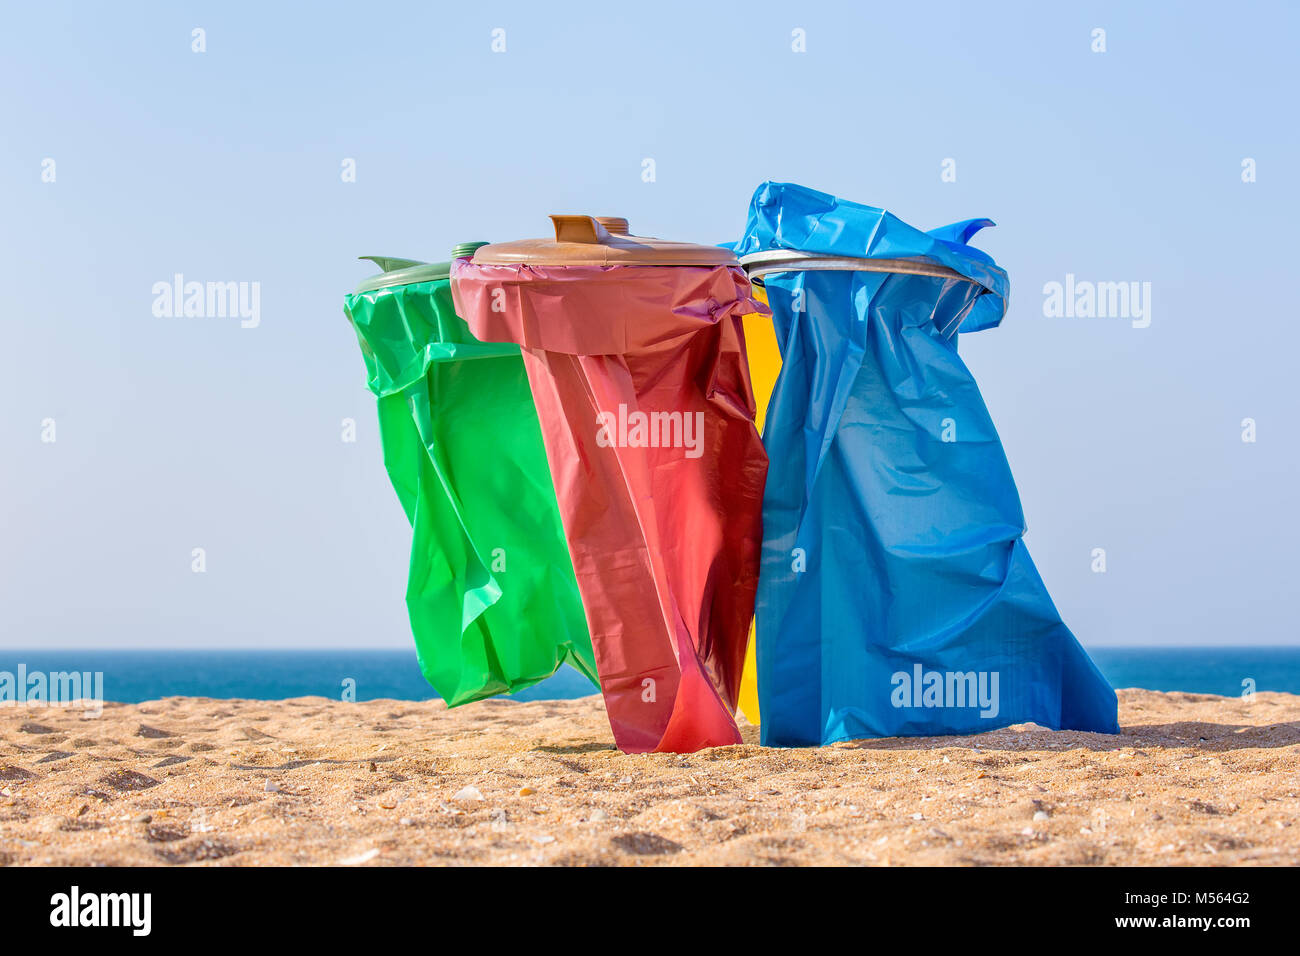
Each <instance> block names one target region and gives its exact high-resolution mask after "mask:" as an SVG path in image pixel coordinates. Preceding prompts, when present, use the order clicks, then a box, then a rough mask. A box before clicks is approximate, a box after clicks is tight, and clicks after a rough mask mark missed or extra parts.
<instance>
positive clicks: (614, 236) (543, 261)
mask: <svg viewBox="0 0 1300 956" xmlns="http://www.w3.org/2000/svg"><path fill="white" fill-rule="evenodd" d="M551 222H552V223H554V224H555V238H554V239H520V240H517V241H516V242H496V243H493V244H491V245H488V246H483V247H481V248H480V249H479V250H478V251H477V252H475V253H474V262H475V263H476V264H478V265H496V266H502V265H516V264H518V263H530V264H537V265H553V266H635V265H645V266H728V265H729V266H734V265H736V264H737V260H736V256H735V253H733V252H732V251H731V250H730V249H723V248H722V247H721V246H699V245H696V244H695V243H693V242H670V241H669V240H667V239H653V238H651V237H650V236H633V235H631V234H629V232H628V225H627V220H626V219H621V218H619V217H617V216H599V217H594V216H552V217H551Z"/></svg>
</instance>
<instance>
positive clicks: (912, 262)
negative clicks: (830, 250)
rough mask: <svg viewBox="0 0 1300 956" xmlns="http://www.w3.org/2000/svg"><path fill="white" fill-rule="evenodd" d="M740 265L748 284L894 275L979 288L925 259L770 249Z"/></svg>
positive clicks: (946, 268)
mask: <svg viewBox="0 0 1300 956" xmlns="http://www.w3.org/2000/svg"><path fill="white" fill-rule="evenodd" d="M740 264H741V266H742V267H743V268H744V270H745V272H746V273H747V274H748V275H749V278H750V280H751V281H752V280H754V279H757V278H759V277H760V276H765V275H767V274H768V273H771V272H807V271H827V272H894V273H899V274H902V275H918V276H933V277H935V278H937V279H958V280H960V281H962V282H970V283H973V284H975V285H979V283H978V282H976V281H975V280H974V279H972V278H971V277H970V276H964V275H962V274H961V273H960V272H958V271H956V270H955V269H949V268H948V267H947V266H941V265H938V264H937V263H934V262H930V261H929V260H927V259H866V258H856V257H853V256H830V255H823V254H820V253H813V252H800V251H799V250H797V249H771V250H768V251H766V252H751V253H750V254H749V255H747V256H741V257H740Z"/></svg>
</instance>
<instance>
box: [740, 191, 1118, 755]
mask: <svg viewBox="0 0 1300 956" xmlns="http://www.w3.org/2000/svg"><path fill="white" fill-rule="evenodd" d="M986 225H992V223H991V222H990V221H989V220H970V221H968V222H963V223H957V224H955V225H952V226H948V227H945V228H943V229H937V230H934V231H932V232H929V233H925V232H921V231H920V230H917V229H914V228H912V227H911V226H908V225H907V224H906V223H904V222H902V221H901V220H899V219H897V218H896V217H894V216H892V215H891V214H889V213H887V212H884V211H883V210H880V209H875V208H872V207H870V206H863V205H859V204H857V203H851V202H847V201H845V200H841V199H836V198H835V197H833V196H830V195H827V194H826V193H821V192H817V191H815V190H811V189H806V188H804V187H801V186H795V185H790V184H782V183H765V184H764V185H762V186H760V187H759V189H758V190H757V192H755V194H754V198H753V202H752V204H751V207H750V213H749V222H748V224H747V227H746V230H745V236H744V239H742V240H741V242H740V243H739V244H738V245H737V247H736V251H737V253H738V254H739V255H741V256H744V257H749V258H747V259H745V260H743V261H745V263H746V265H747V267H748V268H750V269H751V271H752V274H754V275H756V276H757V275H760V274H761V273H762V268H759V267H757V266H756V265H755V260H759V261H762V260H764V259H765V258H766V259H768V260H773V259H783V260H785V266H784V270H782V271H773V272H767V273H766V274H765V275H762V280H761V281H763V282H764V283H765V285H766V287H767V295H768V300H769V304H770V305H771V308H772V320H773V322H774V323H775V326H776V333H777V339H778V341H779V343H780V346H781V357H782V368H781V374H780V377H779V379H778V380H777V383H776V389H775V391H774V392H773V394H772V402H771V405H770V406H769V408H768V413H767V424H766V429H765V432H764V443H765V445H766V446H767V451H768V456H769V458H770V460H771V467H770V469H769V471H768V478H767V488H766V493H765V497H764V503H763V524H764V529H763V556H762V572H761V576H760V579H759V590H758V608H757V640H758V693H759V702H760V707H761V710H762V740H763V743H764V744H767V745H778V746H780V745H801V744H819V743H820V744H825V743H831V742H833V741H837V740H847V739H852V738H859V737H881V736H902V735H939V734H968V733H978V732H980V731H984V730H991V729H994V728H996V727H1003V726H1006V725H1008V724H1015V723H1022V722H1027V721H1033V722H1034V723H1038V724H1041V725H1043V726H1046V727H1052V728H1058V729H1060V728H1068V729H1074V730H1092V731H1100V732H1103V733H1118V732H1119V725H1118V722H1117V719H1116V711H1117V702H1116V698H1115V692H1114V691H1113V690H1112V689H1111V688H1110V686H1109V685H1108V684H1107V682H1106V680H1105V678H1103V677H1102V675H1101V673H1100V672H1099V671H1098V670H1097V668H1096V666H1095V665H1094V664H1093V663H1092V661H1091V660H1090V659H1089V658H1088V655H1087V654H1086V653H1085V652H1084V650H1083V648H1082V647H1080V646H1079V643H1078V642H1077V641H1076V640H1075V638H1074V636H1073V635H1072V634H1071V633H1070V631H1069V629H1068V628H1067V627H1066V626H1065V624H1064V623H1062V621H1061V618H1060V615H1059V614H1058V612H1057V610H1056V607H1055V606H1054V605H1053V603H1052V600H1051V598H1050V597H1049V596H1048V593H1047V589H1046V587H1045V586H1044V585H1043V581H1042V579H1041V578H1040V577H1039V576H1038V572H1037V570H1036V569H1035V568H1034V563H1033V561H1032V560H1031V559H1030V557H1029V552H1028V550H1027V549H1026V547H1025V545H1024V542H1023V541H1022V540H1021V536H1022V535H1023V534H1024V530H1025V521H1024V515H1023V513H1022V511H1021V508H1020V498H1019V495H1018V494H1017V493H1016V487H1015V483H1014V481H1013V480H1012V477H1011V470H1010V467H1009V466H1008V464H1007V459H1006V455H1005V453H1004V452H1003V450H1002V443H1001V442H1000V441H999V440H998V435H997V431H996V430H995V429H994V427H993V422H992V421H991V420H990V418H989V414H988V410H987V409H986V408H985V406H984V401H983V399H982V398H981V397H980V393H979V389H978V387H977V386H976V384H975V380H974V379H973V378H972V376H971V373H970V371H969V370H968V369H967V368H966V365H965V364H964V363H963V362H962V360H961V359H960V358H959V357H958V355H957V334H956V333H957V332H958V330H960V331H962V332H972V331H978V330H980V329H986V328H991V327H993V326H996V325H997V324H998V323H999V322H1000V321H1001V319H1002V316H1003V314H1004V313H1005V311H1006V298H1007V291H1008V281H1007V275H1006V273H1005V272H1004V271H1003V270H1002V269H1001V268H999V267H998V266H997V264H996V263H994V262H993V260H992V259H991V258H990V257H989V256H987V255H986V254H984V253H982V252H980V251H978V250H976V249H973V248H971V247H970V246H969V245H967V244H966V243H967V242H968V241H969V239H970V237H971V236H972V235H973V234H974V233H976V232H977V231H979V229H981V228H983V227H984V226H986ZM778 250H788V251H793V252H794V254H793V255H790V254H789V253H785V254H781V253H778V252H777V251H778ZM800 253H806V254H811V256H814V257H844V258H845V259H849V260H856V262H840V263H835V262H831V261H827V260H826V259H820V258H814V259H812V260H811V261H807V259H806V258H804V257H801V256H800V255H799V254H800ZM755 254H766V256H764V255H755ZM864 260H865V261H864ZM879 260H903V261H901V262H892V263H881V262H880V261H879ZM779 265H781V263H779V262H772V261H768V263H767V266H766V268H775V267H777V266H779ZM817 266H829V267H830V268H828V269H825V270H822V269H818V268H815V267H817ZM872 269H883V270H886V271H862V270H872ZM916 269H919V270H920V271H921V272H922V273H928V274H911V271H910V270H916Z"/></svg>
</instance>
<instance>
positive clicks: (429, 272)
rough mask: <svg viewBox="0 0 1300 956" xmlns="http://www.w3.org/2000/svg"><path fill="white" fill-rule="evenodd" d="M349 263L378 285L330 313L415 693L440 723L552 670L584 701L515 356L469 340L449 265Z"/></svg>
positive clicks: (589, 671) (573, 627) (532, 418)
mask: <svg viewBox="0 0 1300 956" xmlns="http://www.w3.org/2000/svg"><path fill="white" fill-rule="evenodd" d="M475 245H478V244H466V246H464V247H461V246H458V247H457V249H456V250H455V254H460V255H469V254H472V251H473V247H474V246H475ZM466 249H468V251H466ZM364 258H369V259H372V260H373V261H374V262H376V263H377V264H378V265H379V267H380V268H381V269H383V270H384V274H383V275H379V276H375V277H373V278H371V279H368V280H366V281H365V282H363V283H362V284H361V285H360V286H359V287H358V288H357V290H356V291H355V292H353V293H352V294H351V295H349V296H348V297H347V300H346V306H345V312H346V313H347V316H348V319H349V321H350V322H351V323H352V326H353V328H354V329H355V330H356V333H357V338H358V340H359V341H360V343H361V352H362V355H363V356H364V357H365V362H366V371H367V373H368V376H369V382H368V384H369V386H370V390H371V391H372V392H374V393H375V395H376V397H377V398H378V401H379V430H380V435H381V439H382V442H383V448H384V465H385V467H386V468H387V470H388V475H389V478H390V479H391V480H392V483H393V488H394V489H396V491H397V497H398V498H399V499H401V502H402V507H403V508H404V509H405V511H406V517H407V519H408V520H409V521H410V523H411V528H412V533H413V538H412V542H411V567H410V575H409V577H408V579H407V588H406V605H407V609H408V612H409V614H410V620H411V630H412V632H413V633H414V635H415V646H416V650H417V653H418V656H419V661H420V669H421V670H422V671H423V673H424V676H425V679H426V680H428V682H429V683H430V684H432V685H433V687H434V689H435V690H437V692H438V693H439V695H441V697H442V698H443V699H444V700H445V701H446V702H447V704H448V706H452V707H454V706H456V705H457V704H464V703H468V702H470V701H474V700H482V699H483V698H485V697H491V696H493V695H495V694H500V693H511V692H514V691H517V690H522V689H523V688H525V687H529V686H531V685H533V684H536V683H537V682H538V681H541V680H544V679H545V678H547V677H550V676H551V675H552V674H554V673H555V671H556V670H557V669H558V668H559V667H560V665H561V664H562V663H564V662H565V661H566V660H567V661H568V662H569V663H570V664H572V665H573V666H574V667H575V668H577V669H578V670H579V671H580V672H582V673H583V674H585V675H586V676H587V677H588V678H589V679H590V680H591V682H592V683H593V684H595V685H596V686H597V687H599V683H598V678H597V676H596V663H595V657H594V656H593V654H592V649H591V637H590V635H589V634H588V632H587V620H586V616H585V615H584V613H583V609H582V601H581V598H580V597H579V594H578V584H577V581H576V579H575V578H574V574H573V564H572V562H571V560H570V558H569V549H568V545H567V543H566V542H565V538H564V531H563V528H562V527H561V525H560V513H559V508H558V507H557V505H556V501H555V488H554V486H553V485H552V483H551V475H550V470H549V467H548V465H547V461H546V450H545V447H544V446H543V444H542V433H541V428H540V426H539V425H538V421H537V412H536V409H535V408H534V407H533V397H532V393H531V392H530V391H529V387H528V377H527V375H526V374H525V373H524V365H523V360H522V359H521V358H520V354H519V347H518V346H517V345H512V344H496V343H483V342H479V341H477V340H476V339H475V338H474V337H473V336H472V335H471V334H470V332H469V329H468V327H467V326H466V325H465V322H464V320H462V319H461V318H460V317H459V316H457V315H456V312H455V309H454V307H453V305H452V301H451V287H450V282H449V280H448V278H447V276H448V269H449V264H448V263H434V264H425V263H419V262H415V261H413V260H410V259H386V258H383V257H378V256H367V257H364Z"/></svg>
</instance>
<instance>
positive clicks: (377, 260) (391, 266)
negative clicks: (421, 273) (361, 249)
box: [357, 256, 428, 272]
mask: <svg viewBox="0 0 1300 956" xmlns="http://www.w3.org/2000/svg"><path fill="white" fill-rule="evenodd" d="M357 258H358V259H369V260H370V261H371V262H373V263H374V264H375V265H377V266H379V268H380V269H381V270H382V271H383V272H396V271H397V270H398V269H409V268H410V267H411V266H423V265H427V264H428V263H424V262H421V261H420V260H419V259H399V258H397V257H396V256H357Z"/></svg>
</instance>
